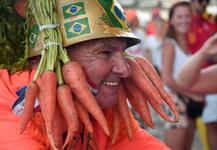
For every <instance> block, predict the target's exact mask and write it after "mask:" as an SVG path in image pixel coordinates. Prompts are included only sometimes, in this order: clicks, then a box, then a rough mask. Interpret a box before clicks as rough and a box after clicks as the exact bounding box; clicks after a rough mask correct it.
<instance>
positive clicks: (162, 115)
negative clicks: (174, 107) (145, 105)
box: [148, 100, 175, 122]
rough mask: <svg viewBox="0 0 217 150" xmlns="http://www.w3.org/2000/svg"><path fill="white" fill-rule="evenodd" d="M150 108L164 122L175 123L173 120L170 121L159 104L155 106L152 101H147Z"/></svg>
mask: <svg viewBox="0 0 217 150" xmlns="http://www.w3.org/2000/svg"><path fill="white" fill-rule="evenodd" d="M148 102H149V103H150V104H151V106H152V107H153V108H154V110H155V111H156V112H157V113H158V114H159V115H160V116H161V117H162V118H163V119H164V120H166V121H168V122H175V121H174V120H172V119H171V118H170V117H169V116H168V115H167V114H166V113H165V112H164V110H163V108H162V107H163V106H162V105H159V104H156V103H154V102H153V101H151V100H149V101H148Z"/></svg>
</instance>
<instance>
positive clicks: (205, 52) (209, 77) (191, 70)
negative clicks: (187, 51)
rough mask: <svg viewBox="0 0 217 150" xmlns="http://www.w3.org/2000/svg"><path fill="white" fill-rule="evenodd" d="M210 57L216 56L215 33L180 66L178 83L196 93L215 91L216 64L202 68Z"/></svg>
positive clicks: (216, 43) (216, 36) (216, 41)
mask: <svg viewBox="0 0 217 150" xmlns="http://www.w3.org/2000/svg"><path fill="white" fill-rule="evenodd" d="M210 57H217V34H214V35H213V36H211V37H210V38H209V39H208V40H207V41H206V42H205V43H204V45H203V47H202V48H201V49H200V50H199V51H198V52H197V53H195V54H194V55H192V56H191V57H190V58H189V59H188V60H187V62H185V64H184V65H183V66H182V68H181V71H180V72H179V75H178V83H179V85H180V86H181V87H183V88H185V89H187V90H190V91H191V92H194V93H198V94H214V93H217V78H216V74H217V64H214V65H211V66H209V67H207V68H203V66H204V64H205V63H206V62H207V60H208V59H209V58H210Z"/></svg>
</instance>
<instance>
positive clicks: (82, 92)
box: [62, 61, 109, 135]
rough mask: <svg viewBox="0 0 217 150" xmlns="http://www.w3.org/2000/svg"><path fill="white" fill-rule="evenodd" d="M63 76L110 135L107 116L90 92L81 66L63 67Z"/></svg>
mask: <svg viewBox="0 0 217 150" xmlns="http://www.w3.org/2000/svg"><path fill="white" fill-rule="evenodd" d="M62 75H63V79H64V81H65V82H66V84H68V85H69V87H70V88H71V90H72V92H73V93H74V94H75V96H76V97H77V98H78V100H79V101H80V102H81V103H82V105H83V106H84V107H85V108H86V109H87V110H88V111H89V112H90V113H91V114H92V116H93V117H94V118H95V119H96V120H97V121H98V122H99V124H100V125H101V126H102V128H103V130H104V132H105V133H106V135H109V129H108V125H107V121H106V119H105V116H104V114H103V112H102V111H101V109H100V107H99V105H98V104H97V102H96V99H95V98H94V96H93V95H92V94H91V92H90V91H89V88H88V84H87V82H86V79H85V74H84V72H83V70H82V68H81V66H80V64H79V63H77V62H75V61H71V62H68V63H66V64H65V65H64V66H63V67H62Z"/></svg>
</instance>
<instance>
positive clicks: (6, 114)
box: [0, 69, 44, 150]
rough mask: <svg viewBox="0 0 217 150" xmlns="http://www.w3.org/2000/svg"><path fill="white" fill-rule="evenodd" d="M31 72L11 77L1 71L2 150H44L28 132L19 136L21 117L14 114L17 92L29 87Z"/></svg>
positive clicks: (0, 132)
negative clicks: (25, 86)
mask: <svg viewBox="0 0 217 150" xmlns="http://www.w3.org/2000/svg"><path fill="white" fill-rule="evenodd" d="M29 81H30V72H27V71H26V72H23V73H20V74H14V75H11V76H9V74H8V72H7V70H4V69H2V70H0V149H1V150H15V149H18V150H44V148H43V146H42V145H41V144H39V143H38V142H37V141H35V140H34V139H32V137H31V135H30V133H29V132H28V130H29V129H28V127H27V129H26V130H25V132H24V133H23V134H22V135H21V134H19V126H20V117H19V116H17V115H15V114H13V113H12V110H11V109H12V108H11V107H12V105H13V103H14V101H15V100H16V99H17V98H18V96H17V95H16V93H15V92H16V90H17V89H19V88H20V87H22V86H24V85H27V84H28V82H29Z"/></svg>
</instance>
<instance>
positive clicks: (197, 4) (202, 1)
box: [191, 0, 209, 14]
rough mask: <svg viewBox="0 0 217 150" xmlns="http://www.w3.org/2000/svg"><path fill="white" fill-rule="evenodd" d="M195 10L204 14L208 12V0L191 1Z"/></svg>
mask: <svg viewBox="0 0 217 150" xmlns="http://www.w3.org/2000/svg"><path fill="white" fill-rule="evenodd" d="M191 3H192V6H193V9H194V10H195V11H196V12H197V13H198V14H202V13H203V12H205V11H206V7H207V5H208V4H209V1H208V0H191Z"/></svg>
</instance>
